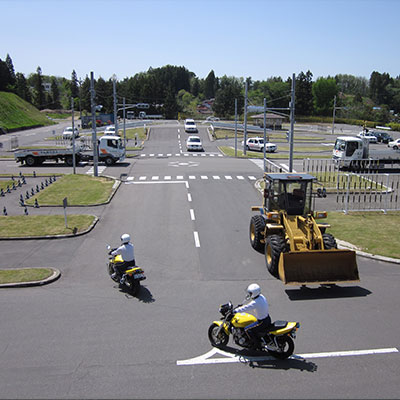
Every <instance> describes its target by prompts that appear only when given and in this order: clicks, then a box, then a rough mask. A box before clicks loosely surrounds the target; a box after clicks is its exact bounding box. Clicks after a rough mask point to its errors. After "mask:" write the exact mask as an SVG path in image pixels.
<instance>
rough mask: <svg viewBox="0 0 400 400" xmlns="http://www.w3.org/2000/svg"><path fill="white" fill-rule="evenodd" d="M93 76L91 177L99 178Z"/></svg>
mask: <svg viewBox="0 0 400 400" xmlns="http://www.w3.org/2000/svg"><path fill="white" fill-rule="evenodd" d="M94 94H95V93H94V74H93V71H91V72H90V102H91V106H92V143H93V175H94V176H99V174H98V170H97V165H98V154H97V135H96V104H95V102H94Z"/></svg>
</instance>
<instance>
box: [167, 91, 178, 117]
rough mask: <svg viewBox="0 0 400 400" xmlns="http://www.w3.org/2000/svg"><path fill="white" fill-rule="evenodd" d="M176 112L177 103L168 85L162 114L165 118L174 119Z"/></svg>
mask: <svg viewBox="0 0 400 400" xmlns="http://www.w3.org/2000/svg"><path fill="white" fill-rule="evenodd" d="M177 114H178V104H177V102H176V98H175V95H174V90H173V88H172V87H171V86H170V87H168V89H167V93H166V96H165V101H164V115H165V118H167V119H174V118H176V117H177Z"/></svg>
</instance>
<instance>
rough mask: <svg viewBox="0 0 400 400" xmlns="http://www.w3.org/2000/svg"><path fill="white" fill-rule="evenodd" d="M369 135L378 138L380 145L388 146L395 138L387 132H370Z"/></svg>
mask: <svg viewBox="0 0 400 400" xmlns="http://www.w3.org/2000/svg"><path fill="white" fill-rule="evenodd" d="M369 133H370V134H371V135H374V136H376V139H377V140H378V143H380V142H382V143H386V144H388V143H389V142H391V141H392V140H393V138H392V137H391V136H390V135H389V134H388V133H387V132H379V131H370V132H369Z"/></svg>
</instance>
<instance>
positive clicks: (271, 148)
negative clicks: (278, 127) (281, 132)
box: [242, 137, 278, 153]
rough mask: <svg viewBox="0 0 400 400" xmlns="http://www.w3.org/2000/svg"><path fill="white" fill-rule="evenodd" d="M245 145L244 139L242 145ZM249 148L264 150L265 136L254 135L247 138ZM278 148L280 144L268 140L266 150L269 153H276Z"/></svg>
mask: <svg viewBox="0 0 400 400" xmlns="http://www.w3.org/2000/svg"><path fill="white" fill-rule="evenodd" d="M243 145H244V141H243V140H242V146H243ZM246 149H247V150H253V151H264V138H261V137H254V138H250V139H247V145H246ZM277 149H278V146H277V145H276V144H275V143H271V142H266V143H265V151H266V152H267V153H274V152H275V151H276V150H277Z"/></svg>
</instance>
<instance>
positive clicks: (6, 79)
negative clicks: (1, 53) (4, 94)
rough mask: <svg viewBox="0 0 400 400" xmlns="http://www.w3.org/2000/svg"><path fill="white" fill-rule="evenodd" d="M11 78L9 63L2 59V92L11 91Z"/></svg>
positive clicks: (0, 69) (0, 67)
mask: <svg viewBox="0 0 400 400" xmlns="http://www.w3.org/2000/svg"><path fill="white" fill-rule="evenodd" d="M10 85H11V76H10V71H9V69H8V67H7V63H6V62H5V61H2V60H1V59H0V90H3V91H8V90H10V89H9V88H10Z"/></svg>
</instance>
